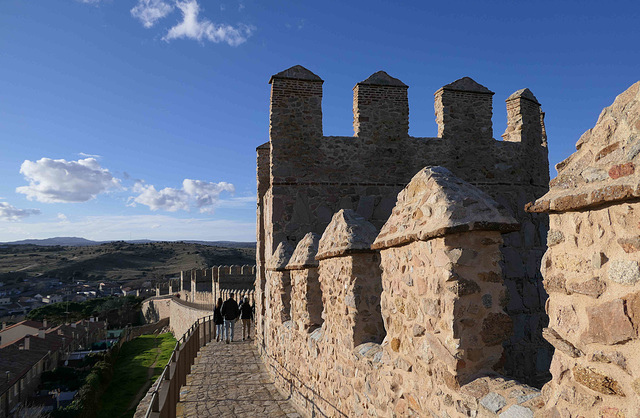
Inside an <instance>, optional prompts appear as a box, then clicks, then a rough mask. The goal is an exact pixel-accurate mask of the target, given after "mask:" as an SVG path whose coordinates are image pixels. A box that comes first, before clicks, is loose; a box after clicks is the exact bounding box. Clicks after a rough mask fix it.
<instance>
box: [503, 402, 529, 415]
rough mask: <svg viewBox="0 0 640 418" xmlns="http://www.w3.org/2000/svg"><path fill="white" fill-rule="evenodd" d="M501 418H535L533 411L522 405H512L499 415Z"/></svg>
mask: <svg viewBox="0 0 640 418" xmlns="http://www.w3.org/2000/svg"><path fill="white" fill-rule="evenodd" d="M499 417H500V418H533V411H532V410H531V409H529V408H526V407H524V406H521V405H512V406H510V407H509V408H508V409H507V410H506V411H504V412H503V413H501V414H500V415H499Z"/></svg>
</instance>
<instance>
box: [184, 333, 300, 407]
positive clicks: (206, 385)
mask: <svg viewBox="0 0 640 418" xmlns="http://www.w3.org/2000/svg"><path fill="white" fill-rule="evenodd" d="M238 331H240V332H238ZM235 337H236V341H234V342H232V343H231V344H225V343H221V342H216V341H212V342H210V343H209V344H207V345H206V346H205V347H202V349H201V350H200V352H199V353H198V358H197V359H196V362H195V364H194V365H193V367H192V368H191V374H190V375H189V376H187V384H186V385H185V386H183V387H182V390H181V392H180V403H179V404H178V407H177V410H176V413H177V416H178V417H198V418H199V417H269V418H270V417H289V418H299V417H300V414H298V413H297V412H296V410H295V408H294V407H293V405H291V403H290V402H289V401H288V400H287V399H286V398H284V397H283V396H282V395H281V394H280V393H279V392H278V390H277V389H276V388H275V386H274V385H273V380H272V379H271V378H270V377H269V374H268V373H267V371H266V369H265V367H264V365H263V364H262V361H261V360H260V357H259V356H258V351H257V349H256V348H255V347H254V345H253V343H254V341H253V340H252V341H239V340H241V339H242V328H241V326H239V322H238V323H236V329H235Z"/></svg>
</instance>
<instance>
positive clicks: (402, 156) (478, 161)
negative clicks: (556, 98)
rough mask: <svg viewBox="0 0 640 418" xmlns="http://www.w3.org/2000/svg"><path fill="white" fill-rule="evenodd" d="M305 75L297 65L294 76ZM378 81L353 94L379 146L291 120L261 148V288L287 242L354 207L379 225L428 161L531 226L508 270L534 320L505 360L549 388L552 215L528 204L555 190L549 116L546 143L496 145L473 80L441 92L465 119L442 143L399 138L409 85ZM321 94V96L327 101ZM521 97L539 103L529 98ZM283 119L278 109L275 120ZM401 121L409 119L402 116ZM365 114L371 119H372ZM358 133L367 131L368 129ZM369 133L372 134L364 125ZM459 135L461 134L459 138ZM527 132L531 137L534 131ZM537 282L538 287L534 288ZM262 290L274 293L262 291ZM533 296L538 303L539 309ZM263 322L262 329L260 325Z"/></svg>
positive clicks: (517, 302)
mask: <svg viewBox="0 0 640 418" xmlns="http://www.w3.org/2000/svg"><path fill="white" fill-rule="evenodd" d="M294 69H295V67H294ZM305 71H307V70H304V71H303V70H301V69H296V71H294V73H295V72H302V73H305ZM285 73H286V71H285ZM305 74H307V75H308V74H311V76H309V77H311V78H312V79H313V80H298V81H301V82H307V83H316V84H317V85H318V86H320V85H321V84H320V83H319V81H318V80H320V79H319V77H317V76H315V75H313V73H311V72H308V73H305ZM314 77H317V79H315V78H314ZM370 79H371V80H369V79H368V80H369V81H372V80H373V81H374V82H372V83H371V84H367V80H365V81H364V82H362V83H359V84H358V85H357V86H356V88H355V89H354V97H355V99H354V100H356V101H357V104H356V106H355V113H354V123H355V125H354V126H356V125H357V126H360V125H361V122H363V123H364V122H366V123H370V124H371V123H373V124H372V125H370V126H378V128H375V129H377V131H376V132H378V133H377V134H376V135H377V138H376V139H375V140H373V139H372V137H370V136H369V135H368V134H367V135H364V134H362V135H360V134H358V135H356V136H330V137H327V136H322V135H321V134H320V133H317V134H315V135H307V134H305V135H301V134H300V133H299V129H298V128H297V127H296V126H297V125H295V123H293V122H292V125H291V129H289V130H287V129H285V127H286V126H287V125H286V123H283V124H282V125H281V127H282V130H281V131H280V133H279V134H278V136H277V137H276V136H274V135H273V133H272V136H271V139H270V141H269V143H268V144H264V145H262V146H260V147H259V148H258V219H257V229H258V232H257V237H258V244H257V246H258V256H257V259H258V263H257V270H258V276H260V283H258V284H257V286H258V287H260V286H263V283H264V281H265V280H266V273H265V272H261V269H264V265H265V262H266V257H268V255H270V254H272V253H273V252H274V250H275V246H276V245H277V244H278V243H280V242H283V241H287V242H289V244H290V245H291V246H292V247H295V246H296V245H297V243H298V242H299V241H300V240H301V239H302V237H304V235H305V234H307V233H308V232H314V233H316V234H322V233H323V232H324V229H325V228H326V226H327V225H328V224H329V222H330V221H331V218H332V216H333V214H334V213H336V212H338V211H339V210H340V209H353V210H354V211H356V212H357V213H358V214H360V215H362V216H363V217H364V218H365V219H366V220H367V221H369V222H370V223H371V224H372V225H373V226H374V227H375V228H378V229H379V228H381V227H382V225H383V224H384V223H385V222H386V220H387V219H388V218H389V215H390V214H391V209H392V208H393V206H394V205H395V202H396V196H397V194H398V193H399V192H400V190H402V188H403V187H404V186H405V185H406V184H407V182H408V181H409V180H410V179H411V178H412V177H413V176H414V175H415V174H416V173H417V172H418V171H419V170H421V169H422V168H423V167H425V166H427V165H439V166H443V167H447V168H448V169H449V170H451V171H452V172H453V173H454V174H455V175H456V176H459V177H460V178H462V179H464V180H465V181H467V182H469V183H471V184H473V185H474V186H477V187H478V188H479V189H481V190H482V191H483V192H485V193H488V194H489V195H490V196H491V197H492V198H494V199H495V200H496V201H497V202H499V203H500V204H502V205H503V206H504V207H506V208H507V209H509V211H510V213H511V214H512V215H514V216H515V217H516V218H517V220H518V221H520V222H521V224H522V230H521V231H517V232H512V233H510V234H507V235H506V236H505V238H504V244H503V246H502V247H501V249H502V252H503V256H504V259H505V261H504V263H505V265H504V269H503V272H504V274H505V278H506V280H507V287H508V289H509V291H510V294H511V299H512V300H513V302H512V303H511V304H510V315H511V316H512V317H513V318H514V321H515V320H516V319H517V321H518V323H526V324H527V326H526V330H525V331H523V332H519V333H517V335H516V336H515V337H514V338H513V339H510V341H509V342H508V343H507V351H506V358H507V365H508V368H509V370H510V373H512V374H513V375H514V376H516V377H518V378H521V379H524V380H526V381H527V382H528V383H530V384H535V385H540V384H541V383H543V382H544V380H545V379H547V378H548V373H546V372H545V370H548V365H549V364H548V363H549V361H550V354H544V353H550V350H551V347H550V346H549V345H548V344H546V342H545V341H544V340H543V339H542V337H541V327H543V325H540V324H544V323H545V321H546V319H545V318H546V315H545V313H544V308H543V306H544V298H545V295H544V293H543V291H540V289H542V285H541V276H540V273H539V268H538V266H539V263H540V259H541V257H542V254H543V253H544V245H545V240H546V231H547V229H548V217H547V215H545V214H531V213H527V212H525V211H524V205H525V204H526V203H528V202H530V201H533V200H535V199H537V198H538V197H540V196H542V195H543V194H544V193H546V191H547V190H548V183H549V171H548V158H547V147H546V136H545V135H546V134H545V132H544V126H543V125H542V124H541V120H542V116H543V113H542V112H541V111H540V110H539V109H538V113H537V117H538V127H539V128H540V126H542V132H541V133H538V137H539V138H540V139H539V141H537V142H536V141H533V144H530V145H526V146H525V144H523V143H522V142H510V141H496V140H493V139H491V126H492V125H491V114H492V105H491V100H492V95H493V93H492V92H491V91H490V90H488V89H487V88H485V87H483V86H481V85H479V84H477V83H475V82H474V81H473V80H471V79H470V78H464V79H461V80H458V81H456V82H454V83H451V84H449V85H447V86H445V87H443V88H442V89H440V90H439V91H438V92H437V93H436V104H435V107H436V109H438V108H440V109H441V110H442V109H445V107H446V109H448V110H447V112H451V111H454V112H455V115H456V117H455V119H452V120H455V122H452V123H453V125H452V124H451V123H448V122H447V123H448V124H447V126H448V128H446V129H445V128H444V126H445V125H443V124H441V128H442V132H440V135H439V136H440V137H439V138H419V137H410V136H408V135H406V134H404V133H403V134H402V135H399V134H397V132H398V131H397V130H395V131H394V132H396V133H394V134H392V133H390V132H392V131H393V129H396V128H393V129H392V130H391V131H389V130H386V129H387V128H385V126H388V125H386V122H385V121H392V122H390V123H391V125H393V124H394V123H396V122H398V121H400V120H402V121H403V122H402V123H400V122H398V124H397V125H393V126H396V127H398V126H403V128H402V129H403V132H404V129H405V128H404V127H406V126H408V107H405V104H398V103H400V102H402V103H405V102H404V100H405V95H406V92H407V88H406V86H405V85H404V84H402V82H401V81H399V80H397V79H394V78H392V77H390V76H388V75H387V74H386V73H381V72H378V73H376V74H374V75H372V77H370ZM379 80H383V81H385V82H386V83H387V85H384V83H383V82H382V81H379ZM272 89H273V85H272ZM361 89H362V91H360V90H361ZM367 89H368V90H367ZM356 90H357V91H356ZM392 90H393V91H395V92H396V93H398V94H401V96H402V100H400V101H399V102H394V101H393V100H390V99H389V97H387V95H386V94H387V93H385V92H389V91H392ZM374 93H375V94H377V96H376V97H377V99H380V100H381V101H380V102H375V103H379V105H378V104H376V105H371V103H374V102H367V101H366V100H369V99H370V98H371V97H373V96H372V95H375V94H374ZM292 94H294V96H295V94H297V93H292ZM359 95H360V98H359ZM525 96H526V95H525ZM317 97H318V99H319V100H321V96H320V95H319V96H317ZM360 99H362V100H360ZM365 99H366V100H365ZM295 100H297V99H295ZM521 101H522V102H523V103H524V102H528V101H530V100H529V99H527V97H524V98H521ZM388 102H389V103H388ZM396 105H398V106H399V107H398V109H406V111H405V110H402V111H398V112H395V113H393V114H392V113H388V114H387V113H385V111H386V110H385V109H387V108H393V109H395V107H394V106H396ZM371 106H372V107H371ZM521 107H522V106H521ZM272 108H273V106H272ZM360 108H362V109H361V110H359V109H360ZM370 111H371V112H373V114H372V115H373V116H375V117H373V116H371V115H370V116H369V120H367V121H364V120H361V119H359V118H360V116H358V115H359V114H360V113H362V112H365V113H366V112H370ZM278 112H279V110H278ZM527 112H528V111H527ZM276 113H277V112H276ZM440 113H441V114H442V112H440ZM530 113H531V112H530ZM277 114H278V115H279V113H277ZM274 115H275V114H274V113H273V112H272V117H274ZM398 115H402V116H401V117H396V116H398ZM276 116H277V115H276ZM362 116H364V117H367V116H366V115H364V113H363V114H362ZM278 117H279V116H278ZM372 117H373V119H372ZM376 118H378V119H376ZM527 121H529V119H527ZM296 123H297V122H296ZM366 123H365V125H366ZM527 123H528V122H527ZM389 126H390V125H389ZM383 128H384V129H383ZM355 129H356V132H358V129H360V128H359V127H356V128H355ZM362 129H365V127H364V125H362ZM366 129H368V128H366ZM363 132H364V131H363ZM443 132H445V133H443ZM454 132H460V134H459V135H458V134H455V135H454ZM522 132H524V133H527V135H528V132H529V131H527V130H523V131H522ZM483 138H484V139H483ZM267 157H268V160H267ZM267 161H268V164H267ZM525 283H526V284H525ZM530 284H531V285H533V287H534V288H535V289H534V290H535V291H533V290H532V289H530V286H529V285H530ZM258 293H260V294H262V295H266V294H265V293H264V292H263V291H259V292H258ZM534 293H535V296H537V299H536V298H534ZM525 300H526V304H525V302H524V301H525ZM534 300H538V301H537V302H536V303H533V301H534ZM540 300H542V301H541V302H540ZM259 304H261V306H262V309H264V304H263V302H262V301H259ZM516 317H518V318H516ZM261 326H262V325H261V324H258V328H260V327H261ZM539 353H543V354H539ZM525 357H535V358H537V359H538V360H537V361H539V362H540V365H539V366H536V367H534V369H535V370H537V372H531V371H527V372H526V373H525V371H524V370H521V366H520V365H521V364H522V361H521V359H522V358H525Z"/></svg>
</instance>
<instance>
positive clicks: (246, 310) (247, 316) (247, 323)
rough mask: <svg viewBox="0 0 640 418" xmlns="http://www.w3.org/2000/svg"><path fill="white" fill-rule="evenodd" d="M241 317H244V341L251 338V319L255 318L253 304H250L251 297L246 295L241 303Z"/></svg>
mask: <svg viewBox="0 0 640 418" xmlns="http://www.w3.org/2000/svg"><path fill="white" fill-rule="evenodd" d="M240 319H242V341H244V340H245V335H246V339H247V340H250V339H251V321H252V320H253V306H251V305H250V304H249V298H248V297H246V296H245V297H244V299H243V300H242V303H241V304H240Z"/></svg>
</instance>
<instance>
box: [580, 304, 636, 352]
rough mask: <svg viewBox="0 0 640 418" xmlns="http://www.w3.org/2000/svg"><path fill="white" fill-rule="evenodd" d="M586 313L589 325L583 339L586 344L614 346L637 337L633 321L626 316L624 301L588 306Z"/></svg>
mask: <svg viewBox="0 0 640 418" xmlns="http://www.w3.org/2000/svg"><path fill="white" fill-rule="evenodd" d="M586 311H587V320H588V325H587V330H586V331H585V332H584V333H583V334H582V337H581V339H582V340H583V341H584V342H586V343H600V344H607V345H612V344H617V343H621V342H624V341H627V340H630V339H631V338H634V337H635V335H636V333H635V331H634V329H633V326H632V324H631V321H630V320H629V318H628V317H627V316H626V315H625V312H624V302H623V301H622V299H614V300H612V301H610V302H605V303H602V304H599V305H594V306H587V308H586Z"/></svg>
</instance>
